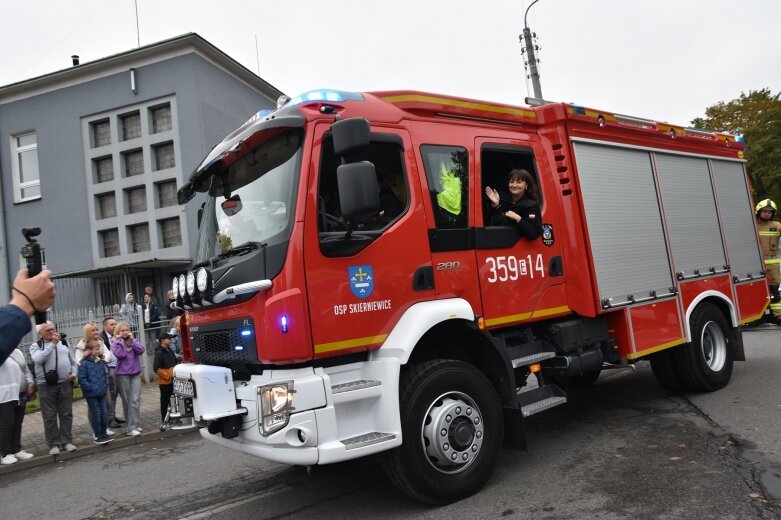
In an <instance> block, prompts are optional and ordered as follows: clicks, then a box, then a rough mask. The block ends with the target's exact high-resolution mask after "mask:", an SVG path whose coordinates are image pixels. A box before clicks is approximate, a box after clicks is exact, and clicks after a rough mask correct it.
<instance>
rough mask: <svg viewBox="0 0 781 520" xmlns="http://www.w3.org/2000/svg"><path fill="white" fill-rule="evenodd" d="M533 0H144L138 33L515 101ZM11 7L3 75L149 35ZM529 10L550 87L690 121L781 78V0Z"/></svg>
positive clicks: (3, 20) (24, 4)
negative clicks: (195, 38)
mask: <svg viewBox="0 0 781 520" xmlns="http://www.w3.org/2000/svg"><path fill="white" fill-rule="evenodd" d="M531 1H532V0H524V1H509V0H414V1H413V0H392V1H383V2H379V1H376V0H330V1H327V2H324V1H319V2H317V1H310V0H285V1H277V2H269V1H263V0H254V1H249V0H247V1H238V0H219V1H217V0H137V2H138V20H139V27H140V41H141V45H146V44H150V43H153V42H157V41H160V40H164V39H168V38H171V37H174V36H178V35H181V34H184V33H187V32H196V33H198V34H199V35H201V36H202V37H204V38H205V39H207V40H208V41H209V42H211V43H212V44H214V45H215V46H217V47H218V48H220V49H221V50H222V51H224V52H225V53H227V54H228V55H229V56H231V57H233V58H234V59H236V60H237V61H239V62H240V63H242V64H243V65H244V66H246V67H247V68H249V69H250V70H252V71H254V72H258V68H259V74H260V76H261V77H262V78H263V79H265V80H266V81H268V82H269V83H271V84H272V85H274V86H275V87H277V88H278V89H280V90H282V91H283V92H285V93H286V94H289V95H296V94H298V93H301V92H303V91H306V90H311V89H314V88H323V87H328V88H340V89H345V90H360V91H373V90H394V89H404V90H423V91H430V92H437V93H443V94H452V95H457V96H463V97H470V98H477V99H485V100H493V101H500V102H505V103H511V104H518V105H522V104H523V103H524V102H523V99H524V97H526V96H527V95H529V92H528V90H527V80H526V74H525V72H524V71H523V62H522V57H521V45H520V44H519V42H518V35H519V34H520V33H521V31H522V29H523V15H524V11H525V10H526V8H527V7H528V6H529V5H530V4H531ZM2 9H3V14H2V16H1V17H0V49H2V52H0V85H7V84H9V83H14V82H17V81H21V80H24V79H28V78H31V77H35V76H39V75H42V74H47V73H49V72H53V71H55V70H59V69H63V68H67V67H68V66H70V56H71V54H78V55H80V56H81V60H82V63H84V62H87V61H92V60H96V59H99V58H103V57H106V56H109V55H112V54H116V53H120V52H123V51H126V50H129V49H132V48H134V47H136V46H137V34H136V17H135V7H134V1H133V0H78V1H76V0H71V1H64V0H26V1H17V0H13V1H8V0H6V1H3V2H2ZM528 23H529V26H530V27H531V28H532V30H533V31H535V32H536V33H537V34H538V37H539V39H538V43H539V45H540V47H541V50H540V52H539V58H540V60H541V64H540V71H541V83H542V92H543V96H544V97H545V98H546V99H549V100H553V101H567V102H574V103H578V104H581V105H585V106H589V107H593V108H600V109H604V110H607V111H612V112H615V113H622V114H627V115H633V116H638V117H647V118H651V119H657V120H660V121H668V122H671V123H677V124H688V123H689V122H690V121H691V119H692V118H694V117H697V116H701V115H703V114H704V110H705V108H706V107H707V106H709V105H711V104H713V103H715V102H717V101H721V100H730V99H733V98H735V97H738V96H739V95H740V92H741V91H748V90H757V89H761V88H764V87H769V88H770V89H771V90H772V91H773V92H774V93H777V92H779V91H780V90H781V27H780V26H781V0H739V1H738V0H730V1H727V0H642V1H641V0H540V1H539V2H538V3H536V4H535V5H534V6H533V7H532V8H531V10H530V12H529V17H528ZM256 38H257V50H258V52H257V53H256ZM258 63H259V67H258Z"/></svg>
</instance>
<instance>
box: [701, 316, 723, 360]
mask: <svg viewBox="0 0 781 520" xmlns="http://www.w3.org/2000/svg"><path fill="white" fill-rule="evenodd" d="M700 348H701V349H702V359H703V360H705V364H706V365H708V368H710V369H711V370H713V371H714V372H718V371H719V370H721V369H722V368H724V363H725V362H726V361H727V339H726V338H725V337H724V332H723V331H722V330H721V327H719V324H718V323H716V322H715V321H709V322H708V323H706V324H705V326H704V327H703V328H702V333H701V334H700Z"/></svg>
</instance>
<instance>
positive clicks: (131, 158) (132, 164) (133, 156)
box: [122, 150, 144, 177]
mask: <svg viewBox="0 0 781 520" xmlns="http://www.w3.org/2000/svg"><path fill="white" fill-rule="evenodd" d="M122 160H123V161H124V162H125V177H133V176H134V175H143V173H144V152H142V151H141V150H132V151H130V152H125V153H123V154H122Z"/></svg>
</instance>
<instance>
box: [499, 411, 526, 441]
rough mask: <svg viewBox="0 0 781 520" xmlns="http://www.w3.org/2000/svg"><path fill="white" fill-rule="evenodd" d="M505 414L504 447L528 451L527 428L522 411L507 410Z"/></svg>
mask: <svg viewBox="0 0 781 520" xmlns="http://www.w3.org/2000/svg"><path fill="white" fill-rule="evenodd" d="M502 411H503V412H504V447H505V448H508V449H514V450H521V451H528V450H527V447H526V426H524V422H523V413H521V411H520V410H513V409H511V408H505V409H504V410H502Z"/></svg>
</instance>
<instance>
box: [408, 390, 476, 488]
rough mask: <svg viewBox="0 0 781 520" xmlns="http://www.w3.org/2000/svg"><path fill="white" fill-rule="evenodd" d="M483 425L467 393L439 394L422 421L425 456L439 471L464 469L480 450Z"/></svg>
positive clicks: (421, 436) (452, 471) (446, 471)
mask: <svg viewBox="0 0 781 520" xmlns="http://www.w3.org/2000/svg"><path fill="white" fill-rule="evenodd" d="M484 427H485V425H484V423H483V415H482V414H481V413H480V409H479V408H478V407H477V405H476V403H475V402H474V400H472V399H471V398H470V397H469V396H468V395H466V394H463V393H461V392H448V393H446V394H442V395H441V396H439V397H438V398H436V399H435V400H434V402H433V403H432V404H431V406H429V407H428V410H427V411H426V415H425V416H424V417H423V424H422V425H421V430H420V441H421V443H422V444H423V449H424V451H425V452H426V460H428V462H429V464H431V466H432V467H433V468H434V469H436V470H437V471H439V472H441V473H447V474H453V473H459V472H461V471H464V470H465V469H466V468H468V467H469V466H470V465H472V463H473V462H474V461H475V460H476V459H477V456H478V454H479V453H480V448H481V447H482V445H483V439H484V438H485V431H484Z"/></svg>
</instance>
